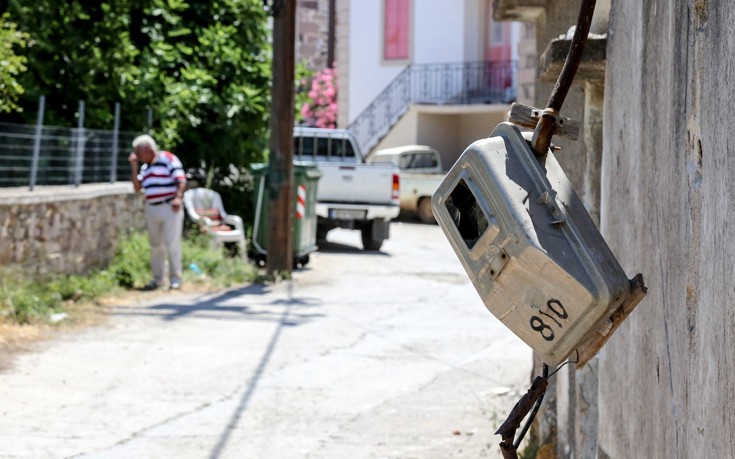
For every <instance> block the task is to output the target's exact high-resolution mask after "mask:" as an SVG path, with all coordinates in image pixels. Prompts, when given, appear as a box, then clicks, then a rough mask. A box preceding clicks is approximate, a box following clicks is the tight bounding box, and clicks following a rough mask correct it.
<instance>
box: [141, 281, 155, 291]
mask: <svg viewBox="0 0 735 459" xmlns="http://www.w3.org/2000/svg"><path fill="white" fill-rule="evenodd" d="M140 290H141V291H142V292H152V291H153V290H158V282H156V281H154V280H152V281H150V282H148V283H147V284H145V285H144V286H143V287H142V288H141V289H140Z"/></svg>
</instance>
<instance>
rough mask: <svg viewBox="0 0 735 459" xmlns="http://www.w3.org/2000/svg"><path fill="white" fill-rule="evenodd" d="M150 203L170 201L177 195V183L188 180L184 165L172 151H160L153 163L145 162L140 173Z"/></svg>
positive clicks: (139, 176) (146, 197)
mask: <svg viewBox="0 0 735 459" xmlns="http://www.w3.org/2000/svg"><path fill="white" fill-rule="evenodd" d="M138 180H140V184H141V186H142V187H143V192H144V193H145V200H146V202H147V203H148V204H156V203H160V202H164V201H170V200H171V199H173V198H174V197H176V190H177V188H178V187H177V184H178V183H181V182H186V175H185V174H184V167H183V165H182V164H181V161H180V160H179V158H177V157H176V155H174V154H173V153H171V152H168V151H159V152H158V155H156V157H155V159H154V160H153V162H152V163H151V164H143V167H141V169H140V173H139V174H138Z"/></svg>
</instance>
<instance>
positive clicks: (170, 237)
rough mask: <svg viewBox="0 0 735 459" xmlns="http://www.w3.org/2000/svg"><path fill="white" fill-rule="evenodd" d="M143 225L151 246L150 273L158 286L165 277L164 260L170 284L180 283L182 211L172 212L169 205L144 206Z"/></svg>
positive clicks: (180, 209) (166, 203)
mask: <svg viewBox="0 0 735 459" xmlns="http://www.w3.org/2000/svg"><path fill="white" fill-rule="evenodd" d="M145 223H146V226H147V227H148V241H149V242H150V244H151V273H152V274H153V280H154V281H156V283H158V284H159V285H162V284H163V281H164V279H165V277H166V274H165V273H166V258H167V255H168V273H169V280H170V281H171V282H174V281H177V282H181V229H182V227H183V225H184V209H183V206H182V207H181V208H179V211H178V212H174V211H173V208H172V207H171V203H169V202H165V203H163V204H159V205H157V206H152V205H150V204H146V206H145Z"/></svg>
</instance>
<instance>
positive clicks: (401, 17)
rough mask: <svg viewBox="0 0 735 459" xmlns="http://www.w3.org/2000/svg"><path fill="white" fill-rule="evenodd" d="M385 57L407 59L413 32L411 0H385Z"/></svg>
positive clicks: (387, 58)
mask: <svg viewBox="0 0 735 459" xmlns="http://www.w3.org/2000/svg"><path fill="white" fill-rule="evenodd" d="M384 14H385V16H384V18H383V24H384V30H383V59H384V60H407V59H408V57H409V56H408V51H409V50H408V48H409V46H408V45H409V37H410V33H411V29H410V27H411V17H410V16H411V0H385V9H384Z"/></svg>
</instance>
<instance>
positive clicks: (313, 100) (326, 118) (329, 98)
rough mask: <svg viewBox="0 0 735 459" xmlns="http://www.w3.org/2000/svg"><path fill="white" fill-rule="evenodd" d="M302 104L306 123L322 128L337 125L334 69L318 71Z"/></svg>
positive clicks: (303, 118) (302, 115)
mask: <svg viewBox="0 0 735 459" xmlns="http://www.w3.org/2000/svg"><path fill="white" fill-rule="evenodd" d="M307 95H308V97H307V98H306V101H305V102H304V104H303V105H302V106H301V118H302V121H303V123H304V124H306V125H309V126H316V127H320V128H336V127H337V74H336V72H335V71H334V69H329V68H327V69H324V70H322V71H321V72H317V73H316V74H315V75H314V77H313V78H312V79H311V88H310V89H309V92H308V94H307Z"/></svg>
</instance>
